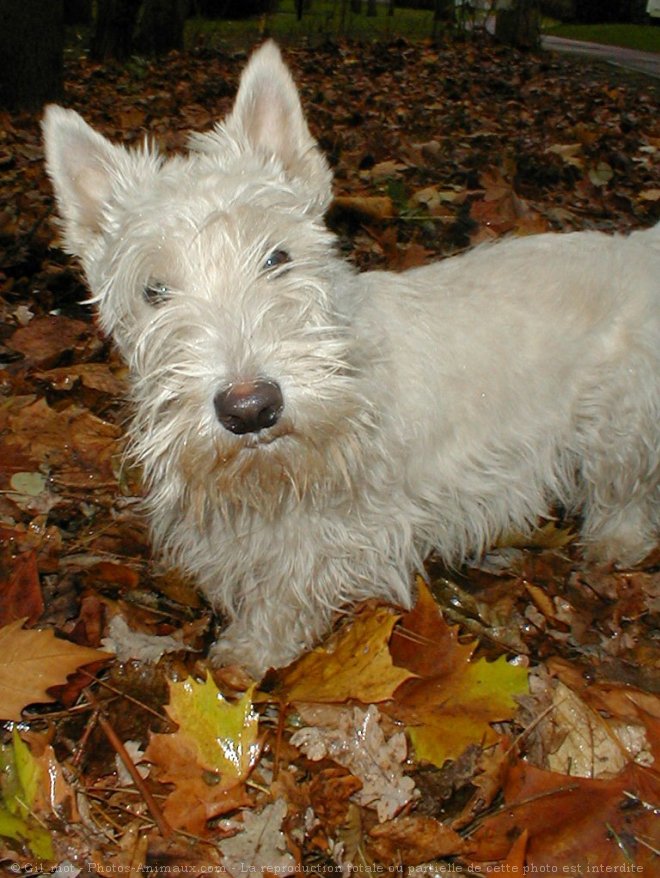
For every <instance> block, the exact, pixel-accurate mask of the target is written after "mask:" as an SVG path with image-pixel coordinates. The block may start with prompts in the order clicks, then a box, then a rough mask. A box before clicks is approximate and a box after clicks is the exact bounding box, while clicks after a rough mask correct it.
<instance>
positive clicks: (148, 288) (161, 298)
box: [142, 280, 172, 305]
mask: <svg viewBox="0 0 660 878" xmlns="http://www.w3.org/2000/svg"><path fill="white" fill-rule="evenodd" d="M142 294H143V295H144V298H145V299H146V300H147V302H149V304H150V305H162V304H163V302H166V301H167V300H168V299H169V298H170V296H171V294H172V291H171V290H170V288H169V287H168V286H167V284H164V283H162V282H161V281H159V280H150V281H149V283H148V284H145V285H144V288H143V290H142Z"/></svg>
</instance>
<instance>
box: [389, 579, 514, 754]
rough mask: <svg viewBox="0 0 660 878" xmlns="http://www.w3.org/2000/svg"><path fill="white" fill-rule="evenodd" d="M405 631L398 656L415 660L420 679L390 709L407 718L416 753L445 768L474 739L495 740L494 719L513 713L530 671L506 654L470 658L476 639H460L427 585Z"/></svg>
mask: <svg viewBox="0 0 660 878" xmlns="http://www.w3.org/2000/svg"><path fill="white" fill-rule="evenodd" d="M401 630H402V631H404V632H405V638H404V637H403V635H402V634H401V633H399V634H398V635H397V639H396V640H395V641H394V644H393V651H394V655H395V657H396V658H397V661H404V662H410V664H411V666H412V668H413V669H414V670H415V671H416V673H417V674H419V679H412V680H408V681H407V682H406V683H404V684H403V685H402V686H401V687H400V688H399V689H398V690H397V692H396V693H395V694H394V699H393V701H392V704H391V705H388V707H387V712H388V713H389V714H390V715H391V716H393V717H394V718H396V719H397V720H399V721H401V722H405V723H406V726H407V732H408V735H409V737H410V740H411V741H412V744H413V747H414V750H415V755H416V757H417V758H418V759H419V760H422V761H427V762H431V763H433V764H434V765H437V766H438V767H441V766H442V765H443V764H444V763H445V761H446V760H447V759H456V758H457V757H458V756H460V754H461V753H462V752H463V750H464V749H465V748H466V747H467V746H468V745H469V744H473V743H476V744H482V745H484V746H485V745H487V744H490V743H493V742H494V741H496V740H497V735H496V733H495V732H494V731H493V729H492V727H491V723H494V722H497V721H501V720H505V719H510V718H511V717H512V716H513V714H514V712H515V710H516V707H517V703H516V701H515V696H516V695H522V694H524V693H525V692H526V691H527V670H526V669H525V668H523V667H518V666H516V665H513V664H511V663H509V662H508V661H507V660H506V658H505V657H504V656H502V657H500V658H499V659H497V660H496V661H494V662H487V661H486V660H485V659H480V660H479V661H475V662H473V661H470V658H471V655H472V653H473V651H474V649H475V648H476V645H477V644H476V642H473V643H471V644H469V645H467V646H464V645H462V644H459V643H458V641H457V637H456V632H455V630H452V629H451V628H449V627H448V626H447V625H446V623H445V622H444V620H443V618H442V614H441V612H440V610H439V608H438V607H437V605H436V604H435V602H434V601H433V600H432V598H431V596H430V594H429V592H428V590H427V589H426V588H425V587H423V586H420V588H419V598H418V604H417V606H416V607H415V609H414V610H413V611H412V612H411V613H409V614H408V615H407V616H404V617H403V619H402V622H401ZM393 640H394V638H393ZM406 644H408V645H406ZM415 644H416V645H417V648H416V650H415Z"/></svg>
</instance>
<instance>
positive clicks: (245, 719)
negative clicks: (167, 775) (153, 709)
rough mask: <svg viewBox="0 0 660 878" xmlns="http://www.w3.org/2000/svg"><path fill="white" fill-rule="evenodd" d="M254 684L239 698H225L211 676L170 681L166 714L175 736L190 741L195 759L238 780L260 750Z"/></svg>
mask: <svg viewBox="0 0 660 878" xmlns="http://www.w3.org/2000/svg"><path fill="white" fill-rule="evenodd" d="M253 691H254V686H252V687H251V688H250V689H248V691H247V692H245V694H244V695H243V696H242V697H241V698H239V699H238V701H236V702H234V703H231V702H229V701H226V700H225V699H224V698H223V696H222V694H221V693H220V692H219V691H218V688H217V686H216V685H215V683H214V681H213V678H212V677H207V679H206V680H205V681H204V682H202V683H198V682H197V681H196V680H193V679H190V678H189V679H187V680H184V681H183V682H182V683H172V684H170V704H169V706H168V708H167V712H168V714H169V715H170V716H171V717H172V719H173V720H174V721H175V722H176V723H177V724H178V726H179V731H178V733H177V735H178V736H181V737H185V738H186V739H187V740H188V741H189V742H190V743H192V745H193V747H194V749H195V751H196V754H197V761H198V763H199V764H200V765H201V766H203V767H204V768H205V769H207V770H208V771H217V772H219V773H220V774H221V775H222V776H223V778H224V779H227V778H232V779H234V780H241V779H242V778H244V777H246V775H247V774H248V772H249V771H250V769H251V768H252V766H253V765H254V763H255V761H256V759H257V756H258V754H259V750H260V744H259V742H258V741H257V732H258V723H259V718H258V715H257V713H256V711H255V709H254V707H253V706H252V693H253Z"/></svg>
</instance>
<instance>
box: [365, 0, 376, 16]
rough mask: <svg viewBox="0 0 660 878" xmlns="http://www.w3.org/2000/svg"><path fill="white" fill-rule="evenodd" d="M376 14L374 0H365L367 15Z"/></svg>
mask: <svg viewBox="0 0 660 878" xmlns="http://www.w3.org/2000/svg"><path fill="white" fill-rule="evenodd" d="M377 15H378V10H377V9H376V0H367V17H368V18H375V17H376V16H377Z"/></svg>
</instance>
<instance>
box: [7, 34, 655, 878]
mask: <svg viewBox="0 0 660 878" xmlns="http://www.w3.org/2000/svg"><path fill="white" fill-rule="evenodd" d="M244 60H245V58H244V56H223V55H222V54H218V53H215V52H210V51H205V50H199V51H197V52H195V53H192V54H190V55H185V56H182V55H173V56H171V57H168V58H165V59H160V60H159V61H157V62H154V63H146V62H142V61H139V60H136V61H133V62H131V63H130V64H129V65H128V66H127V67H126V68H125V69H123V68H119V67H113V66H98V65H93V64H91V63H89V62H87V61H85V60H72V61H70V62H69V64H68V67H67V84H66V102H67V104H68V105H70V106H73V107H75V108H76V109H78V110H79V111H80V112H82V113H83V115H85V116H86V118H87V119H88V120H89V121H90V122H92V123H93V124H94V125H96V126H98V127H99V128H100V129H101V130H102V131H103V132H104V133H105V134H107V135H110V136H113V137H117V138H118V139H124V140H127V141H129V142H133V143H137V142H140V141H141V140H142V139H143V137H144V135H145V133H146V134H148V135H149V136H150V137H152V138H154V139H155V140H157V141H158V142H159V143H160V144H161V146H162V147H163V148H164V149H166V150H170V149H176V148H180V147H181V146H182V144H183V143H184V140H185V135H186V131H187V130H188V129H191V128H192V129H203V128H207V127H209V126H210V125H211V124H212V123H213V122H214V121H215V120H216V119H217V118H218V117H219V116H222V115H223V114H224V113H225V112H226V111H227V110H228V108H229V106H230V103H231V99H232V95H233V93H234V90H235V86H236V82H237V76H238V73H239V70H240V68H241V66H242V65H243V63H244ZM287 60H288V61H289V62H290V63H291V65H292V67H293V69H294V72H295V74H296V78H297V80H298V81H299V82H300V84H301V88H302V93H303V97H304V101H305V105H306V108H307V110H308V113H309V116H310V119H311V125H312V128H313V130H314V133H315V134H316V135H317V136H318V137H319V139H320V141H321V143H322V145H323V148H324V149H325V150H326V151H327V153H328V154H329V156H330V158H331V160H332V163H333V165H334V167H335V170H336V175H337V183H336V188H337V194H338V198H337V201H336V203H335V205H334V206H333V208H332V210H331V212H330V215H329V222H330V224H331V225H332V226H333V227H334V228H335V230H336V231H337V232H338V234H339V235H340V240H341V244H342V247H343V248H344V250H345V251H346V253H347V256H348V257H349V258H353V259H354V260H355V262H356V263H357V264H358V265H359V266H360V267H361V268H369V267H376V266H378V267H382V266H387V267H390V268H394V269H399V268H403V267H407V266H412V265H417V264H420V263H422V262H425V261H428V260H430V259H433V258H437V257H445V256H448V255H450V254H452V253H454V252H457V251H459V250H461V249H463V248H465V247H467V246H469V245H470V244H472V243H476V242H479V241H483V240H487V239H489V238H493V237H498V236H501V235H504V234H530V233H535V232H540V231H544V230H547V229H557V230H571V229H585V228H599V229H604V230H607V231H616V230H619V231H628V230H631V229H634V228H639V227H642V226H648V225H650V224H651V223H653V222H654V221H656V220H657V219H658V214H659V213H660V211H659V205H660V167H659V163H658V155H659V152H660V125H659V121H658V115H657V93H656V92H655V91H654V88H653V85H652V83H651V82H649V81H645V80H642V79H635V78H630V77H626V76H624V75H623V74H621V73H620V72H615V71H612V70H607V69H596V68H593V67H590V66H587V64H586V63H585V62H575V61H569V60H563V59H555V58H552V57H550V56H544V57H537V56H532V55H529V56H524V55H515V54H511V53H509V52H506V51H504V50H501V49H497V48H494V47H492V46H475V45H471V44H463V45H458V46H454V47H451V46H446V47H442V48H440V49H437V48H431V47H425V46H412V45H409V44H406V43H403V42H399V43H396V44H392V45H389V46H379V47H370V46H359V47H358V46H349V45H342V46H338V47H337V46H331V47H326V48H320V49H314V50H309V49H292V50H290V51H289V52H288V53H287ZM0 120H1V122H2V125H1V126H0V169H1V171H2V180H1V185H0V192H1V194H2V201H1V204H2V206H1V207H0V257H1V265H2V267H1V268H0V394H1V395H0V626H1V627H0V717H1V718H3V719H5V720H7V723H6V725H5V733H4V737H3V739H2V745H1V747H0V768H1V785H0V867H2V868H3V869H5V868H10V869H11V870H12V873H13V874H16V873H20V872H21V871H22V870H24V871H25V872H26V873H30V874H35V873H36V872H39V871H41V870H43V871H49V870H52V869H54V868H55V867H56V866H59V868H60V872H58V874H67V875H76V874H79V873H81V874H82V873H84V874H87V873H89V872H93V871H98V872H100V873H101V874H108V873H114V872H128V871H129V870H131V869H132V870H134V871H139V870H140V869H142V870H145V869H147V868H150V869H154V870H155V869H156V868H158V869H160V870H161V871H166V870H167V871H169V872H170V873H176V872H177V870H179V871H183V870H184V869H185V870H187V872H188V873H189V874H209V873H211V872H214V871H215V872H217V873H220V872H224V871H226V872H228V873H229V874H231V875H232V876H238V875H246V874H249V873H251V872H252V873H254V872H260V871H264V870H270V871H272V872H277V873H280V872H282V873H286V872H295V871H302V870H305V871H308V872H313V871H317V872H319V873H320V874H326V873H328V872H330V873H334V872H337V873H339V872H341V873H344V874H345V873H348V872H350V871H351V870H353V871H359V872H364V873H365V874H373V873H375V874H378V873H384V872H387V871H394V870H397V871H399V872H401V873H402V874H407V873H410V874H412V873H413V872H415V871H416V872H422V871H427V872H438V873H441V872H450V871H451V872H464V873H472V874H476V873H489V872H496V871H499V872H509V873H513V874H516V873H517V874H522V873H523V870H524V869H526V870H527V871H528V872H530V873H531V872H532V871H534V870H536V871H539V870H541V871H542V870H545V871H546V872H551V873H554V874H557V873H563V874H569V873H571V872H572V874H585V873H587V872H591V873H593V874H604V873H606V872H608V871H609V872H612V871H618V872H635V873H637V874H640V873H643V874H645V875H648V876H649V878H650V876H651V875H657V874H658V872H659V870H660V861H659V859H658V850H659V848H660V818H659V816H658V815H659V811H660V776H659V774H658V760H659V758H660V698H658V695H657V688H658V670H659V667H660V652H659V649H658V642H657V611H658V598H659V596H660V588H659V586H660V552H656V553H655V554H654V555H653V556H651V557H650V558H648V559H647V561H646V562H645V563H644V564H642V565H640V566H638V567H636V568H634V569H630V570H618V571H617V570H608V569H600V568H596V567H593V566H589V565H586V564H584V563H583V562H582V561H581V558H580V555H579V551H578V550H577V547H576V546H575V544H574V541H573V538H572V535H573V530H572V524H573V523H572V522H570V521H569V522H567V521H561V520H558V521H551V522H541V523H540V529H539V531H538V533H537V534H536V536H535V537H534V539H533V540H532V541H531V545H530V541H529V540H528V541H523V540H521V539H516V537H515V535H511V539H510V541H509V545H506V546H499V547H497V548H496V549H495V550H494V551H493V552H492V553H491V554H490V555H489V556H488V557H487V558H486V559H484V561H483V562H482V563H481V564H480V565H478V566H476V567H474V568H470V569H465V570H463V571H461V572H460V573H449V572H448V571H446V570H443V569H442V568H441V567H440V566H439V565H437V564H435V563H434V562H433V559H430V561H429V565H428V573H429V578H430V583H431V588H430V590H429V589H427V588H426V587H425V586H423V585H422V584H421V580H420V587H419V601H418V605H417V607H416V608H415V609H414V610H413V611H412V612H410V613H408V614H405V615H403V616H402V615H401V614H400V613H397V611H396V610H395V609H392V608H387V607H382V606H379V605H376V604H367V605H365V606H363V607H361V608H358V610H357V611H356V612H355V614H353V615H351V616H350V617H349V618H347V619H345V620H343V622H341V623H339V624H338V627H337V630H336V631H335V632H334V634H333V635H332V637H331V639H330V641H329V642H327V643H325V644H323V645H321V646H320V647H319V648H318V649H317V650H314V651H313V652H311V653H310V654H309V655H308V656H305V657H303V658H302V659H301V660H300V661H299V662H298V663H296V664H295V665H294V666H292V667H291V668H289V669H286V670H284V671H282V672H280V673H277V674H271V675H270V676H269V677H267V678H266V679H265V680H264V681H261V682H260V684H259V685H258V686H254V685H253V684H252V682H251V681H250V680H248V679H247V678H246V677H245V676H244V675H243V674H242V672H241V671H240V669H238V668H233V669H232V668H230V669H226V670H223V671H216V672H214V673H213V674H212V675H210V674H209V672H208V668H207V667H206V664H205V661H204V650H205V649H206V647H207V646H208V643H209V642H210V640H211V639H212V637H213V633H214V626H215V625H216V621H215V620H213V619H212V618H211V615H210V613H209V611H208V609H207V608H205V607H204V606H203V605H202V603H201V601H200V600H199V599H198V598H197V597H196V596H195V593H194V592H193V590H192V589H191V588H190V585H189V584H187V583H185V582H183V581H182V580H181V579H180V577H178V576H177V575H176V573H173V572H171V571H163V570H161V569H159V567H158V566H157V564H156V563H155V561H154V560H153V559H152V557H151V554H150V550H149V545H148V540H147V535H146V530H145V526H144V522H143V521H142V519H141V517H140V513H139V502H138V498H139V474H137V473H135V472H131V471H129V470H128V469H127V468H126V466H125V465H124V464H123V462H122V435H123V423H124V421H125V418H126V411H125V409H124V407H123V405H122V402H121V400H122V394H123V391H124V387H125V379H126V376H125V372H124V369H123V366H122V364H121V363H120V362H119V360H118V358H117V356H116V354H115V353H114V352H113V351H112V350H111V348H110V347H109V345H108V343H107V341H106V340H105V339H103V338H102V337H101V336H100V334H99V332H98V330H97V329H96V327H95V326H94V323H93V321H92V318H91V315H90V313H89V311H88V309H87V308H86V306H84V305H83V304H82V300H83V299H84V296H85V291H84V288H83V286H82V284H81V280H80V275H79V273H78V271H77V269H76V268H75V266H74V265H73V264H72V263H71V262H70V261H69V260H68V259H67V258H66V257H65V256H64V255H63V254H62V253H61V252H60V251H58V250H57V249H56V248H55V246H54V245H55V244H56V230H55V227H54V225H53V223H52V216H51V211H52V200H51V192H50V187H49V184H48V182H47V180H46V178H45V175H44V169H43V156H42V149H41V143H40V138H39V130H38V118H37V115H36V114H27V113H23V114H16V115H9V114H6V113H4V114H1V115H0ZM433 598H435V600H434V599H433ZM439 606H441V607H444V617H443V613H441V612H440V610H439V609H438V607H439ZM654 613H655V614H656V615H655V616H654ZM23 620H25V621H23ZM109 649H112V650H113V651H114V652H115V653H116V657H112V656H108V655H107V651H108V650H109ZM136 659H139V660H136ZM82 666H84V670H80V671H78V672H77V673H75V674H74V675H73V676H71V674H72V672H73V671H74V670H75V669H76V668H78V667H82ZM67 675H69V676H68V681H67Z"/></svg>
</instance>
